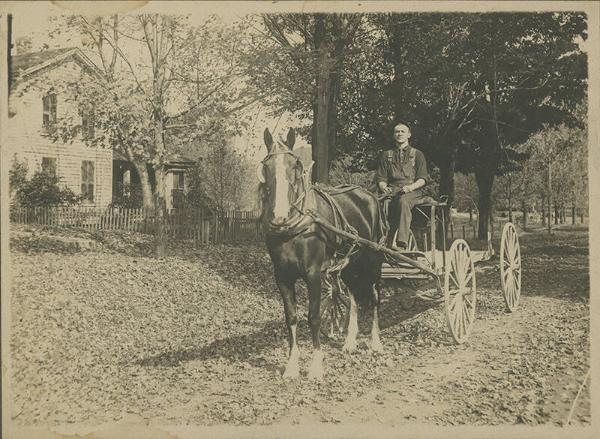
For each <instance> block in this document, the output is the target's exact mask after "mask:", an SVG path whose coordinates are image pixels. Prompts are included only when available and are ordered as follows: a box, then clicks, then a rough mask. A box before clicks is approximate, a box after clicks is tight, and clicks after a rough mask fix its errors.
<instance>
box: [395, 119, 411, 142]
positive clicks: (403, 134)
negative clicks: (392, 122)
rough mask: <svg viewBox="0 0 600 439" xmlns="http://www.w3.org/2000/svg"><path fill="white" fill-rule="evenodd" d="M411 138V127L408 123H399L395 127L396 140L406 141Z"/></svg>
mask: <svg viewBox="0 0 600 439" xmlns="http://www.w3.org/2000/svg"><path fill="white" fill-rule="evenodd" d="M408 139H410V128H408V127H407V126H406V125H403V124H398V125H396V126H395V127H394V140H395V141H396V143H400V144H403V143H406V142H407V141H408Z"/></svg>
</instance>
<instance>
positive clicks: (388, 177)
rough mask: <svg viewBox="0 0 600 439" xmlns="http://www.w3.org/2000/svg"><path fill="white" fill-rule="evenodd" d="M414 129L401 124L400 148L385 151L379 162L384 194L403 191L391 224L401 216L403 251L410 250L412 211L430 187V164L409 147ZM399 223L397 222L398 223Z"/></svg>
mask: <svg viewBox="0 0 600 439" xmlns="http://www.w3.org/2000/svg"><path fill="white" fill-rule="evenodd" d="M409 139H410V126H409V125H408V123H407V122H404V121H402V122H399V123H398V124H396V126H395V127H394V141H395V143H396V147H395V148H394V149H390V150H387V151H384V152H383V154H382V155H381V158H380V160H379V166H378V168H377V174H376V177H375V178H376V181H377V186H378V187H379V190H380V191H381V192H382V193H392V192H396V191H398V190H400V191H401V193H400V194H399V196H398V198H396V199H395V200H393V202H392V203H390V211H389V217H390V220H392V219H397V218H398V215H399V216H400V222H399V224H398V236H397V239H396V245H397V246H398V247H399V248H400V249H401V250H402V249H406V248H407V242H408V236H409V233H410V223H411V220H412V208H413V207H414V206H415V205H416V204H418V201H419V198H421V196H422V193H421V188H422V187H423V186H425V185H426V184H427V179H428V175H427V163H426V162H425V156H424V155H423V153H422V152H421V151H419V150H418V149H415V148H413V147H411V146H410V145H409V144H408V140H409ZM394 222H395V221H394ZM394 229H395V227H393V225H392V227H391V228H390V232H389V233H390V236H388V242H387V243H388V246H390V247H391V246H392V245H393V244H394V243H393V242H392V239H393V236H394Z"/></svg>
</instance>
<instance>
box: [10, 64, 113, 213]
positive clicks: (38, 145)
mask: <svg viewBox="0 0 600 439" xmlns="http://www.w3.org/2000/svg"><path fill="white" fill-rule="evenodd" d="M80 69H81V67H80V66H79V64H78V63H77V62H76V61H74V60H70V61H67V62H65V63H63V64H61V65H58V66H56V67H54V68H51V69H47V70H45V71H44V72H42V73H40V74H37V75H35V77H33V78H31V79H25V80H22V81H21V82H17V83H16V84H15V87H14V89H13V90H12V91H11V95H10V100H9V109H10V115H11V117H10V119H9V124H8V130H7V138H6V144H7V147H8V148H7V149H8V150H9V152H10V155H11V157H13V156H15V155H16V157H17V158H18V159H19V160H25V161H26V162H27V165H28V168H29V173H30V175H29V176H30V177H31V175H32V174H33V173H34V172H35V171H38V170H40V169H41V166H42V158H43V157H53V158H56V166H57V173H58V175H59V177H60V178H61V185H64V186H66V187H68V188H70V189H71V190H73V191H74V192H75V193H76V194H80V193H81V162H82V161H83V160H90V161H93V162H94V170H95V172H94V180H95V181H94V205H96V206H100V207H103V206H106V205H108V204H109V203H110V202H111V200H112V159H113V154H112V150H110V149H102V148H92V147H88V146H86V145H85V144H84V143H83V142H82V141H81V140H80V139H75V140H73V142H70V143H69V142H68V143H63V142H61V141H58V142H52V140H51V139H50V138H49V137H48V136H47V134H46V132H45V129H44V127H43V125H42V119H43V105H42V97H43V96H44V95H45V94H46V93H47V92H48V90H49V89H50V86H51V85H53V84H57V83H59V82H60V81H64V82H65V83H66V82H67V81H72V80H77V79H78V78H79V75H80ZM56 94H57V117H58V118H61V117H65V116H68V115H76V114H77V108H76V107H75V106H74V105H73V104H72V103H70V102H67V101H66V100H65V95H64V94H61V93H60V89H59V88H57V89H56Z"/></svg>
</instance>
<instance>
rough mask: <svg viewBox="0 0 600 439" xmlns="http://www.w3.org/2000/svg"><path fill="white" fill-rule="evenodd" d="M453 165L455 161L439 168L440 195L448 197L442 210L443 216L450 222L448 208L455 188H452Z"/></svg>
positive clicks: (451, 202)
mask: <svg viewBox="0 0 600 439" xmlns="http://www.w3.org/2000/svg"><path fill="white" fill-rule="evenodd" d="M454 165H455V161H454V160H450V161H449V162H448V163H447V166H445V167H443V168H440V189H439V191H440V195H446V196H447V197H448V204H447V205H446V207H445V208H444V210H445V212H444V213H445V215H446V218H447V219H448V220H450V219H451V218H450V212H451V211H450V208H451V207H452V204H453V203H454V196H455V187H454Z"/></svg>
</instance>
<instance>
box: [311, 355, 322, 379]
mask: <svg viewBox="0 0 600 439" xmlns="http://www.w3.org/2000/svg"><path fill="white" fill-rule="evenodd" d="M323 375H325V372H324V370H323V352H322V351H316V352H315V353H314V354H313V358H312V361H311V362H310V366H309V367H308V379H309V380H318V381H320V380H322V379H323Z"/></svg>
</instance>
